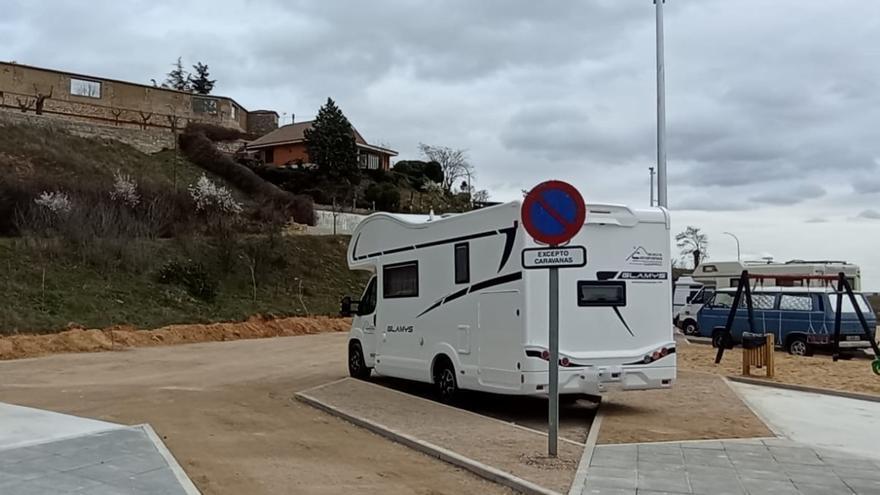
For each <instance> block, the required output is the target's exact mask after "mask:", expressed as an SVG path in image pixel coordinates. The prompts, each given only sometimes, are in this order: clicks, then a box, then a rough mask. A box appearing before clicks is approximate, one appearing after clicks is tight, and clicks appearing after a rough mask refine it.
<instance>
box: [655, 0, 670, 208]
mask: <svg viewBox="0 0 880 495" xmlns="http://www.w3.org/2000/svg"><path fill="white" fill-rule="evenodd" d="M664 3H666V0H654V5H655V6H656V9H655V10H656V14H657V204H658V206H662V207H664V208H666V207H668V203H667V200H666V69H665V64H664V61H663V4H664Z"/></svg>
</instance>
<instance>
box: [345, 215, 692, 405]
mask: <svg viewBox="0 0 880 495" xmlns="http://www.w3.org/2000/svg"><path fill="white" fill-rule="evenodd" d="M587 209H588V212H587V219H586V222H585V225H584V228H583V229H582V230H581V232H580V233H579V234H578V235H577V236H576V237H575V238H574V239H572V241H571V245H579V246H585V247H586V252H587V263H586V265H585V266H583V267H580V268H564V269H560V271H559V288H560V294H559V350H560V363H559V364H560V377H559V391H560V394H590V395H597V394H601V393H602V392H605V391H607V390H610V389H620V390H640V389H653V388H666V387H670V386H671V385H672V383H673V381H674V380H675V373H676V359H675V342H674V340H673V335H672V326H671V325H670V324H669V322H670V321H671V319H672V311H671V307H670V306H669V302H668V301H669V300H670V299H671V297H672V294H671V286H670V271H669V270H670V252H669V249H670V238H669V229H670V224H669V216H668V213H667V212H666V210H664V209H660V208H650V209H642V210H633V209H630V208H627V207H625V206H614V205H587ZM529 247H536V244H535V243H534V241H533V240H532V239H531V238H530V237H529V236H528V235H527V234H526V232H525V230H524V229H523V228H522V226H521V223H520V203H519V202H512V203H507V204H502V205H497V206H492V207H489V208H484V209H480V210H476V211H472V212H469V213H464V214H459V215H444V216H442V217H438V218H433V217H428V216H416V215H395V214H389V213H375V214H373V215H370V216H369V217H367V218H366V219H364V220H363V221H362V222H361V223H360V224H359V225H358V227H357V228H356V229H355V231H354V233H353V235H352V237H351V242H350V244H349V248H348V264H349V267H350V268H351V269H353V270H367V271H369V272H371V273H372V274H373V276H372V277H371V278H370V281H369V283H368V284H367V288H366V290H365V291H364V293H363V296H362V297H361V299H360V301H357V302H354V301H351V300H350V299H349V298H346V299H344V300H343V311H342V313H343V314H351V313H354V318H353V321H352V328H351V333H350V338H349V344H348V353H349V356H348V363H349V371H350V373H351V375H352V376H354V377H358V378H366V377H368V376H369V375H370V373H371V371H372V370H375V371H376V372H378V373H379V374H382V375H387V376H393V377H398V378H405V379H410V380H417V381H420V382H427V383H433V384H435V386H436V388H437V390H438V392H439V395H440V397H441V398H442V399H445V400H448V399H451V398H452V397H453V396H454V394H455V393H456V392H457V390H458V389H459V388H463V389H470V390H481V391H488V392H496V393H503V394H525V395H542V394H546V393H547V390H548V386H549V378H548V363H547V360H548V357H549V348H548V345H549V344H548V339H549V336H548V330H547V328H548V316H549V315H548V297H549V296H548V284H549V281H548V278H549V277H548V272H547V270H523V268H522V261H521V259H522V254H523V249H524V248H529ZM355 305H356V306H357V309H356V311H352V310H353V309H354V306H355Z"/></svg>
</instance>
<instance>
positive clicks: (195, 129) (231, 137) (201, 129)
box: [184, 122, 257, 141]
mask: <svg viewBox="0 0 880 495" xmlns="http://www.w3.org/2000/svg"><path fill="white" fill-rule="evenodd" d="M184 132H185V133H187V134H199V133H201V134H204V135H205V137H207V138H208V139H210V140H211V141H235V140H236V139H248V140H251V139H256V138H257V136H254V135H251V134H248V133H246V132H242V131H239V130H237V129H231V128H229V127H223V126H219V125H215V124H206V123H203V122H190V123H189V124H187V125H186V128H185V129H184Z"/></svg>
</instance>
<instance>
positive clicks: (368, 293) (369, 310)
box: [358, 277, 376, 316]
mask: <svg viewBox="0 0 880 495" xmlns="http://www.w3.org/2000/svg"><path fill="white" fill-rule="evenodd" d="M375 310H376V278H375V277H373V278H371V279H370V285H368V286H367V290H365V291H364V296H363V297H362V298H361V302H360V304H358V315H361V316H366V315H371V314H373V311H375Z"/></svg>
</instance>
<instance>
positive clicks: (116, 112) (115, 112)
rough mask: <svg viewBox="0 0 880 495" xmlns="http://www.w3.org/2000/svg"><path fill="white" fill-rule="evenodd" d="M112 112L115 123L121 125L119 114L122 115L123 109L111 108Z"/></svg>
mask: <svg viewBox="0 0 880 495" xmlns="http://www.w3.org/2000/svg"><path fill="white" fill-rule="evenodd" d="M110 113H111V114H113V125H116V126H118V125H119V116H121V115H122V110H120V109H118V108H111V109H110Z"/></svg>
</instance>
